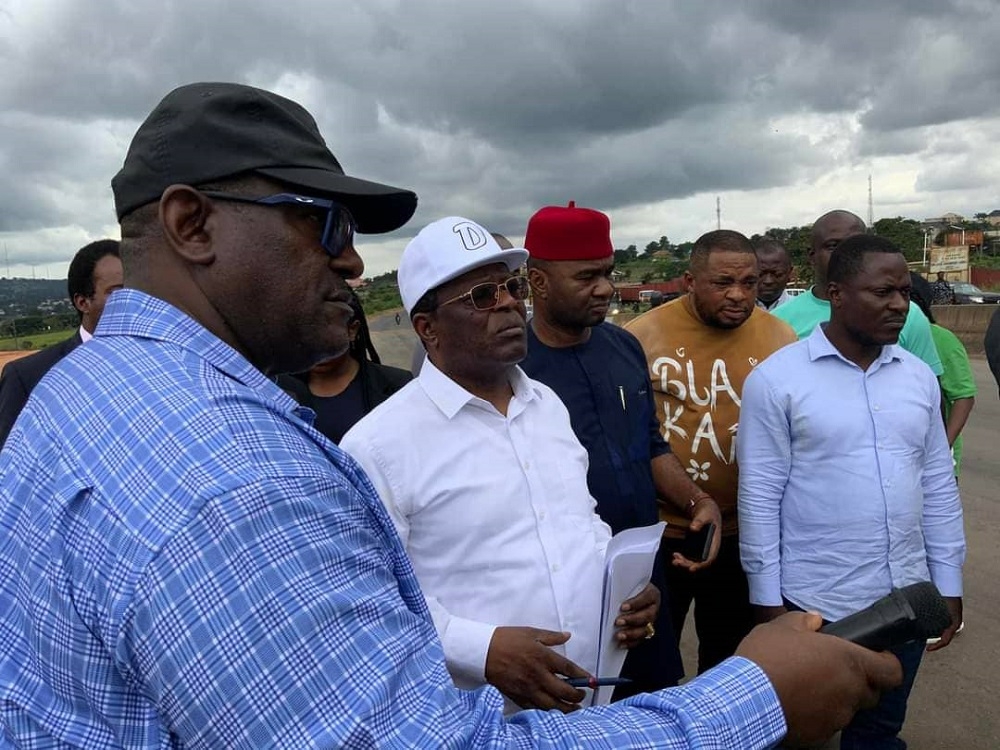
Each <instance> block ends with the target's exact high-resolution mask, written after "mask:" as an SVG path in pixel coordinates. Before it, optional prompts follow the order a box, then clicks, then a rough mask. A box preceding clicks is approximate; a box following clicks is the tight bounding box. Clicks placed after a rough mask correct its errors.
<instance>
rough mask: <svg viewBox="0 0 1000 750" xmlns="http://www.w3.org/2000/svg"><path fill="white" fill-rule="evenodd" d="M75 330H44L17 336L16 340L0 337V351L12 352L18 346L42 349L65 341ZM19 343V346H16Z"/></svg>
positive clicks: (25, 348)
mask: <svg viewBox="0 0 1000 750" xmlns="http://www.w3.org/2000/svg"><path fill="white" fill-rule="evenodd" d="M75 332H76V326H74V327H73V328H64V329H63V330H61V331H46V332H45V333H29V334H28V335H27V336H18V337H17V341H16V342H15V340H14V339H13V338H4V339H0V352H14V351H17V350H18V348H20V349H22V350H31V349H44V348H45V347H47V346H52V345H53V344H58V343H59V342H60V341H65V340H66V339H68V338H69V337H70V336H72V335H73V334H74V333H75ZM18 343H20V347H18Z"/></svg>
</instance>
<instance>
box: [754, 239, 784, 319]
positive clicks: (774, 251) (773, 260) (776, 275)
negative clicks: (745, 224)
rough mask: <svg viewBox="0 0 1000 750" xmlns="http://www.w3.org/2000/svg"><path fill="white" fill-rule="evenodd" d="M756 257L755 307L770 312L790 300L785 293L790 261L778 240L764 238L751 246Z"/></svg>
mask: <svg viewBox="0 0 1000 750" xmlns="http://www.w3.org/2000/svg"><path fill="white" fill-rule="evenodd" d="M753 250H754V253H756V255H757V274H758V276H757V307H760V308H762V309H764V310H767V311H768V312H771V311H772V310H773V309H774V308H776V307H777V306H778V305H781V304H784V303H785V302H788V300H790V299H791V296H790V295H789V294H788V292H787V291H785V289H786V287H787V286H788V281H789V279H791V278H792V261H791V259H790V258H789V257H788V251H787V250H786V249H785V246H784V245H782V244H781V243H780V242H778V240H776V239H773V238H771V237H765V238H764V239H762V240H760V241H759V242H755V243H754V246H753Z"/></svg>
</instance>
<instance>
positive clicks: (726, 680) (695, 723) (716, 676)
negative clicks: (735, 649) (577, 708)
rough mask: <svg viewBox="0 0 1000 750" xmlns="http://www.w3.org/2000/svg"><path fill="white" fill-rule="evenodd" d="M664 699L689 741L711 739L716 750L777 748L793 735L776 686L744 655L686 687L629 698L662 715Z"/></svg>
mask: <svg viewBox="0 0 1000 750" xmlns="http://www.w3.org/2000/svg"><path fill="white" fill-rule="evenodd" d="M664 699H666V700H667V701H668V705H669V709H670V710H669V713H672V714H674V715H675V716H677V717H679V718H680V722H681V724H682V725H683V726H684V730H685V734H684V736H685V737H687V738H688V739H692V738H703V739H705V740H706V741H708V740H711V741H712V743H711V745H710V746H711V747H732V748H737V747H738V748H759V747H760V748H762V747H774V745H776V744H777V743H778V742H779V741H780V740H781V739H783V738H784V736H785V734H786V733H787V732H788V725H787V724H786V722H785V714H784V712H783V711H782V709H781V703H780V702H779V701H778V696H777V694H776V693H775V692H774V687H773V686H772V685H771V681H770V680H768V679H767V675H765V674H764V671H763V670H762V669H761V668H760V667H759V666H757V665H756V664H755V663H754V662H752V661H750V660H749V659H744V658H742V657H739V656H734V657H731V658H729V659H726V660H725V661H724V662H722V663H721V664H719V665H718V666H716V667H713V668H712V669H710V670H708V671H707V672H705V673H704V674H702V675H699V676H698V677H696V678H694V679H693V680H691V681H690V682H688V683H687V684H686V685H684V686H682V687H679V688H670V689H668V690H665V691H662V692H659V693H651V694H649V695H645V696H637V697H636V698H630V699H629V700H628V701H627V703H629V704H632V705H637V706H644V705H646V706H648V705H650V704H652V705H653V706H654V707H656V708H658V709H659V710H660V711H663V710H664V708H665V707H664V706H663V705H662V702H663V701H664ZM619 705H621V704H619ZM706 744H708V743H707V742H706ZM699 746H700V743H699Z"/></svg>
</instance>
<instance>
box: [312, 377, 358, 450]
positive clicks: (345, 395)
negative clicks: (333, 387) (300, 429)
mask: <svg viewBox="0 0 1000 750" xmlns="http://www.w3.org/2000/svg"><path fill="white" fill-rule="evenodd" d="M360 375H361V372H360V371H358V374H357V375H355V376H354V380H352V381H351V383H350V385H348V386H347V388H345V389H344V390H343V392H342V393H338V394H337V395H336V396H317V395H316V394H313V396H312V404H310V405H311V406H312V408H313V411H315V412H316V422H315V425H314V426H315V427H316V429H317V430H319V431H320V432H322V433H323V434H324V435H326V436H327V437H328V438H329V439H330V440H332V441H333V442H335V443H339V442H340V440H341V438H343V437H344V434H345V433H346V432H347V431H348V430H349V429H351V428H352V427H353V426H354V425H355V423H356V422H357V421H358V420H359V419H361V418H362V417H363V416H364V415H365V393H364V388H363V386H362V382H361V377H360Z"/></svg>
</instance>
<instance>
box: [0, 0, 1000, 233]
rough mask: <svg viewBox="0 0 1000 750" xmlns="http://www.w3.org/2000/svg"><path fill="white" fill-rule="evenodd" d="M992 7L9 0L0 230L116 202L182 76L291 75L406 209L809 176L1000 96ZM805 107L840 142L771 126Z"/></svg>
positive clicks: (667, 193) (624, 203)
mask: <svg viewBox="0 0 1000 750" xmlns="http://www.w3.org/2000/svg"><path fill="white" fill-rule="evenodd" d="M998 23H1000V13H998V12H997V11H996V9H995V7H994V4H993V3H992V2H988V1H987V0H983V1H982V2H976V1H972V0H969V1H958V0H956V2H952V3H943V2H937V1H933V2H932V1H931V0H886V1H885V2H879V3H872V2H870V1H869V0H865V1H864V2H862V0H848V1H846V2H838V3H806V2H799V3H795V2H778V1H777V0H775V1H774V2H756V3H731V2H722V1H721V0H714V1H706V2H690V3H663V2H656V1H654V0H648V1H646V2H643V1H640V0H622V1H617V0H607V1H606V2H605V1H599V0H593V1H591V2H571V1H570V0H552V1H549V2H542V0H531V1H529V0H510V1H509V2H504V3H494V2H467V3H438V2H419V1H416V0H412V1H409V2H394V1H392V0H366V1H362V0H358V2H353V3H351V2H346V1H345V2H337V3H326V2H320V1H319V0H315V1H314V0H288V1H287V2H283V3H234V2H219V1H215V2H212V1H211V0H202V1H201V2H194V1H193V0H191V1H184V2H181V1H179V0H178V1H175V2H170V0H163V1H162V2H159V3H156V4H151V3H133V2H124V0H115V1H112V2H104V3H84V2H82V1H81V0H48V1H47V2H46V1H45V0H36V2H28V1H27V0H18V1H17V2H16V3H15V2H13V0H7V2H3V0H0V63H2V65H3V69H4V75H3V76H2V77H0V112H2V117H0V128H2V136H3V137H2V138H0V166H2V168H3V174H2V175H0V232H12V231H25V230H32V229H38V228H43V227H50V228H52V227H60V226H66V225H76V226H80V227H85V228H88V231H93V230H94V228H95V227H100V226H104V225H106V224H107V223H108V220H109V216H110V192H109V191H108V188H107V186H108V183H109V181H110V178H111V176H112V175H113V174H114V172H115V171H116V170H117V169H118V167H119V166H120V163H121V158H122V157H123V156H124V151H125V148H126V147H127V144H128V140H129V138H130V136H131V133H132V132H133V131H134V129H135V127H136V126H137V124H138V122H139V121H140V120H141V119H142V118H143V117H144V116H145V115H146V114H147V113H148V112H149V110H150V109H151V108H152V107H153V106H154V105H155V103H156V102H157V101H158V100H159V99H160V98H161V97H162V96H163V94H165V93H166V92H167V91H168V90H169V89H171V88H173V87H174V86H176V85H179V84H182V83H186V82H190V81H194V80H234V81H242V82H249V83H253V84H255V85H261V86H264V87H270V88H275V89H278V90H280V91H281V92H283V93H285V94H287V95H289V96H291V97H292V98H296V99H299V100H300V101H302V102H303V104H305V105H306V106H307V107H308V108H309V109H310V111H312V112H313V113H314V114H315V115H316V117H317V120H318V121H319V123H320V126H321V129H322V131H323V132H324V134H325V136H326V137H327V140H328V141H329V143H330V145H331V148H332V149H333V151H334V152H335V153H336V154H337V155H338V157H339V158H341V160H342V161H343V163H344V165H345V168H346V169H347V170H348V171H349V172H351V173H355V174H359V175H362V176H366V177H370V178H372V179H379V180H383V181H389V182H392V183H395V184H400V185H405V186H407V187H412V188H414V189H416V190H417V191H418V193H419V194H420V196H421V204H420V209H419V211H418V214H417V217H416V219H415V225H417V226H419V224H420V223H421V222H423V223H426V221H430V220H432V219H433V218H436V217H438V216H440V215H443V214H445V213H465V214H467V215H472V216H475V217H477V218H480V219H481V220H483V221H484V223H489V224H491V226H500V227H502V228H503V229H504V230H505V231H509V232H515V231H517V232H520V231H523V223H524V220H525V218H526V217H527V215H529V214H530V212H531V211H532V210H534V208H537V207H538V206H539V205H543V204H546V203H555V202H562V201H564V200H568V199H571V198H572V199H576V200H578V201H581V202H583V203H589V204H590V205H597V206H601V207H604V208H607V209H608V210H614V209H616V208H624V207H629V206H633V205H641V204H644V203H653V202H657V201H662V200H666V199H671V198H683V197H687V196H692V195H696V194H698V193H702V192H708V191H712V192H717V191H738V190H756V189H762V188H771V187H777V186H783V185H792V184H796V183H802V182H803V181H809V180H810V179H814V178H816V177H817V176H819V175H822V174H825V173H827V172H829V171H830V169H831V164H832V163H842V162H843V160H845V159H846V160H848V161H851V160H861V161H864V160H869V159H873V158H877V157H880V156H885V155H903V154H919V153H923V152H924V151H926V150H927V149H928V148H932V149H936V148H937V147H936V146H935V145H934V143H933V142H932V139H931V137H930V135H929V132H928V131H927V130H926V127H927V126H934V125H937V124H940V123H943V122H955V121H965V120H972V119H974V118H977V117H982V116H984V115H988V114H989V113H993V112H996V111H997V108H998V107H1000V93H998V92H997V90H996V87H997V83H996V82H997V81H998V80H1000V75H998V73H1000V70H998V67H1000V58H998V57H997V56H995V55H993V54H992V39H993V38H995V37H996V35H997V33H998V32H1000V26H998ZM817 113H818V114H819V115H821V116H823V117H830V118H840V119H845V120H851V121H853V122H854V123H856V126H857V132H856V133H855V135H854V136H853V142H852V144H851V146H850V147H849V148H847V149H846V150H841V151H838V152H836V153H831V151H830V150H829V147H828V146H827V145H826V143H825V141H824V140H823V139H813V140H811V141H810V140H809V136H810V135H811V134H809V133H803V132H802V131H801V130H799V131H796V130H795V129H794V128H792V129H791V130H787V129H780V130H776V128H775V127H773V122H774V121H776V120H780V119H784V120H786V121H787V120H789V119H792V120H794V119H795V118H796V117H803V116H813V117H814V116H815V115H816V114H817ZM937 145H938V146H940V145H941V144H937ZM935 153H938V151H937V150H935ZM956 179H958V178H956ZM939 182H940V181H939ZM936 184H938V182H934V181H933V180H930V179H927V180H924V181H923V182H921V183H920V184H919V185H918V186H917V187H918V189H921V188H925V189H932V187H933V186H934V185H936ZM949 184H950V183H949ZM105 204H107V205H105ZM409 233H412V229H411V228H408V229H406V230H404V231H403V234H409Z"/></svg>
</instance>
